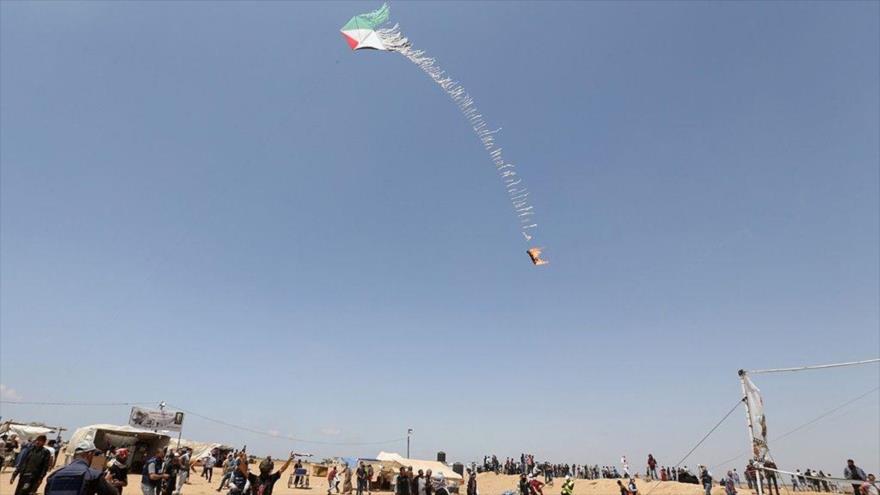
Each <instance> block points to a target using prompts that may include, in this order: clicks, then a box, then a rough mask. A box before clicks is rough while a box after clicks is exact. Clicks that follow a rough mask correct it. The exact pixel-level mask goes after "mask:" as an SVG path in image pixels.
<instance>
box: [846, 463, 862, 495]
mask: <svg viewBox="0 0 880 495" xmlns="http://www.w3.org/2000/svg"><path fill="white" fill-rule="evenodd" d="M843 477H844V478H846V479H848V480H856V481H860V482H863V481H865V480H867V479H868V477H867V476H865V471H864V470H862V468H860V467H858V466H856V463H855V461H853V460H852V459H847V460H846V468H844V470H843ZM861 486H862V483H853V485H852V487H853V493H854V494H856V493H859V490H860V489H861Z"/></svg>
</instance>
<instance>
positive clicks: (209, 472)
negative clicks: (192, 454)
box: [202, 454, 217, 484]
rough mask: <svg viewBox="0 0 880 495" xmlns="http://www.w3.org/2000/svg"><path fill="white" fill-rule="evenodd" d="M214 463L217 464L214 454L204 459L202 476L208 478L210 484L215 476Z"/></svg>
mask: <svg viewBox="0 0 880 495" xmlns="http://www.w3.org/2000/svg"><path fill="white" fill-rule="evenodd" d="M214 464H217V459H214V454H208V455H206V456H205V457H204V458H203V459H202V478H205V479H206V480H208V483H209V484H210V483H211V480H212V479H213V478H214Z"/></svg>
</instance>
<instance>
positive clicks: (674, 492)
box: [0, 464, 827, 495]
mask: <svg viewBox="0 0 880 495" xmlns="http://www.w3.org/2000/svg"><path fill="white" fill-rule="evenodd" d="M276 466H278V467H280V466H279V465H278V464H276ZM197 469H199V470H200V469H201V468H197ZM291 470H292V468H290V469H288V471H287V472H285V473H284V475H283V476H282V477H281V479H280V480H279V481H278V483H277V484H276V485H275V489H274V491H273V494H274V495H325V494H326V493H327V481H326V480H324V479H318V478H316V477H314V476H313V477H312V478H311V483H310V484H311V488H310V489H307V490H303V489H292V488H287V478H288V475H289V474H290V472H291ZM251 471H252V472H255V471H256V466H252V467H251ZM219 472H220V470H219V469H214V474H215V476H214V480H213V483H211V484H208V482H207V481H206V480H205V479H203V478H201V477H200V476H199V475H198V474H193V475H191V478H190V484H188V485H186V486H185V487H184V489H183V495H217V492H216V491H215V490H216V488H217V485H218V484H219V483H220V476H219V475H218V474H217V473H219ZM10 475H11V472H10V471H8V470H7V471H6V472H4V473H3V474H0V495H7V494H9V495H11V494H12V493H13V492H14V487H15V485H10V484H9V478H10ZM636 484H637V485H638V487H639V493H640V494H641V495H647V493H648V491H650V493H651V495H703V489H702V487H700V486H698V485H691V484H685V483H677V482H674V481H664V482H660V481H655V482H647V481H641V480H637V481H636ZM340 486H341V485H340ZM516 486H517V477H516V476H506V475H494V474H491V473H484V474H480V475H479V476H478V477H477V487H478V490H479V492H480V494H481V495H501V493H503V492H505V491H507V490H513V491H514V492H515V491H516ZM560 486H561V481H560V480H558V479H557V480H556V482H555V486H545V487H544V494H545V495H559V493H560V491H561V488H560ZM42 492H43V487H42V486H41V487H40V490H39V491H38V493H42ZM123 493H124V494H128V495H141V490H140V474H139V473H138V474H130V475H129V486H128V487H127V488H126V489H125V490H124V492H123ZM373 493H380V494H385V495H388V494H389V492H373ZM462 493H464V487H462ZM574 493H575V495H619V493H620V492H619V490H618V488H617V484H616V482H615V480H575V488H574ZM793 493H794V492H791V491H790V490H786V489H785V488H783V490H782V495H792V494H793ZM797 493H798V495H819V494H816V493H815V492H797ZM334 495H335V493H334ZM712 495H724V489H723V488H721V487H720V486H716V487H714V488H713V489H712ZM739 495H755V492H754V491H752V490H749V489H748V488H747V487H745V486H744V487H743V488H742V489H740V490H739ZM825 495H827V494H825Z"/></svg>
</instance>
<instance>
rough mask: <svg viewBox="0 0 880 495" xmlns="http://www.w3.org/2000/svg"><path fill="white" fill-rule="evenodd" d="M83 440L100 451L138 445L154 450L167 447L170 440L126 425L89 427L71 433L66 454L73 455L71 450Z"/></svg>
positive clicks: (165, 436)
mask: <svg viewBox="0 0 880 495" xmlns="http://www.w3.org/2000/svg"><path fill="white" fill-rule="evenodd" d="M83 440H87V441H90V442H94V443H95V446H96V447H98V448H99V449H101V450H105V449H108V448H110V447H115V448H120V447H131V446H134V445H136V444H138V443H143V444H149V446H150V448H152V449H155V448H162V447H165V446H166V445H168V441H169V440H170V438H169V437H168V435H165V434H162V433H156V432H154V431H151V430H142V429H140V428H134V427H132V426H128V425H121V426H120V425H107V424H98V425H89V426H83V427H82V428H79V429H78V430H76V431H75V432H73V436H71V437H70V443H69V444H68V445H67V453H68V454H69V455H73V449H74V448H76V444H78V443H79V442H81V441H83Z"/></svg>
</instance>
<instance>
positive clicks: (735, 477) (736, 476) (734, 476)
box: [733, 468, 742, 488]
mask: <svg viewBox="0 0 880 495" xmlns="http://www.w3.org/2000/svg"><path fill="white" fill-rule="evenodd" d="M733 481H734V483H736V487H737V488H742V483H740V480H739V473H737V472H736V468H733Z"/></svg>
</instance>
